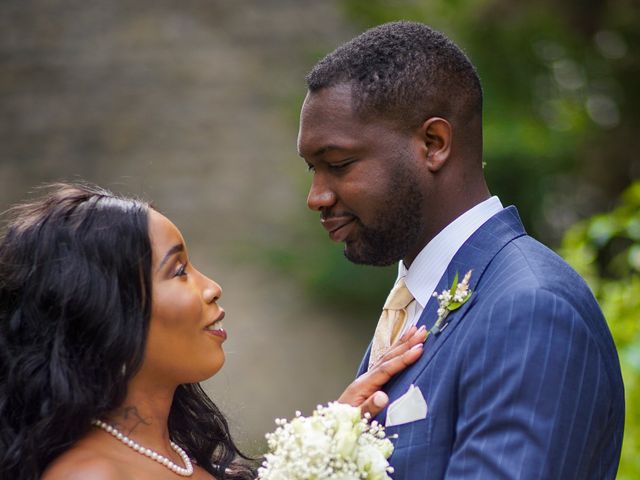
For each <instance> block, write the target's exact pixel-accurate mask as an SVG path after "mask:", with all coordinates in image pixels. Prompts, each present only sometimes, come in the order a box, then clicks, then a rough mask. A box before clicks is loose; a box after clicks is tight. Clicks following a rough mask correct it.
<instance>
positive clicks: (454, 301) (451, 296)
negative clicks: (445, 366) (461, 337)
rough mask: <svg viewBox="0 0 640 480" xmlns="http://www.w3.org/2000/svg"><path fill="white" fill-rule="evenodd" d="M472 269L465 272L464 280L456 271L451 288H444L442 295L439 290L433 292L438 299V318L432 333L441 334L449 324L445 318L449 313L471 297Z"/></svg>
mask: <svg viewBox="0 0 640 480" xmlns="http://www.w3.org/2000/svg"><path fill="white" fill-rule="evenodd" d="M472 271H473V270H469V271H468V272H467V273H466V274H465V276H464V278H463V279H462V282H458V272H456V276H455V277H454V278H453V284H452V285H451V288H450V289H448V290H443V291H442V293H441V294H440V295H438V292H433V296H434V297H435V298H437V299H438V318H437V320H436V323H435V324H434V326H433V328H432V329H431V330H430V333H431V332H432V333H433V334H434V335H437V334H439V333H440V332H441V331H442V330H443V329H444V327H446V326H447V324H445V323H444V320H445V318H447V315H449V312H453V311H454V310H457V309H458V308H460V307H461V306H462V305H464V304H465V303H466V302H467V300H469V298H471V294H472V293H473V292H472V291H471V290H470V289H469V280H470V279H471V272H472Z"/></svg>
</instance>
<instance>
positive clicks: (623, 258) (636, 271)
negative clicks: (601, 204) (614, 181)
mask: <svg viewBox="0 0 640 480" xmlns="http://www.w3.org/2000/svg"><path fill="white" fill-rule="evenodd" d="M560 253H561V254H562V255H563V256H564V258H566V259H567V261H568V262H569V263H571V265H573V266H574V267H575V268H576V270H578V272H580V274H581V275H582V276H583V277H584V278H585V279H586V280H587V282H588V283H589V285H590V286H591V288H592V289H593V291H594V293H595V295H596V297H597V299H598V302H599V303H600V306H601V307H602V310H603V312H604V315H605V317H606V318H607V321H608V322H609V327H610V328H611V332H612V333H613V338H614V340H615V342H616V346H617V347H618V354H619V355H620V363H621V366H622V375H623V377H624V383H625V399H626V405H627V411H626V419H625V420H626V421H625V436H624V442H623V445H622V460H621V463H620V470H619V474H618V478H620V479H629V480H631V479H636V478H640V412H639V411H638V405H640V322H638V316H639V315H640V181H639V182H635V183H634V184H633V185H632V186H631V187H629V188H628V189H627V190H626V191H625V192H624V193H623V195H622V197H621V202H620V205H619V206H618V207H617V208H615V209H614V210H612V211H611V212H608V213H603V214H599V215H595V216H594V217H592V218H590V219H587V220H585V221H582V222H579V223H577V224H576V225H574V226H573V227H571V229H569V231H568V232H567V234H566V235H565V237H564V240H563V242H562V247H561V249H560Z"/></svg>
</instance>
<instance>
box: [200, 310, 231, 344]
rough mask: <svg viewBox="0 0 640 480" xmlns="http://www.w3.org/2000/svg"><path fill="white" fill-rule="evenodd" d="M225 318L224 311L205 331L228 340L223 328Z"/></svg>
mask: <svg viewBox="0 0 640 480" xmlns="http://www.w3.org/2000/svg"><path fill="white" fill-rule="evenodd" d="M223 318H224V310H223V311H222V312H220V315H218V318H216V320H215V321H214V322H212V323H210V324H209V325H207V326H206V327H205V328H204V330H205V331H206V332H207V333H209V334H211V335H215V336H216V337H220V338H222V339H223V340H226V339H227V331H226V330H225V329H224V328H223V327H222V319H223Z"/></svg>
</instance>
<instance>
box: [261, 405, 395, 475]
mask: <svg viewBox="0 0 640 480" xmlns="http://www.w3.org/2000/svg"><path fill="white" fill-rule="evenodd" d="M370 417H371V416H370V415H365V418H361V414H360V409H359V408H357V407H352V406H350V405H345V404H341V403H337V402H334V403H329V404H328V405H327V406H322V405H319V406H318V407H317V409H316V410H315V411H314V412H313V415H312V416H310V417H304V416H302V414H300V412H296V416H295V418H294V419H293V420H291V421H290V422H288V421H287V420H284V419H276V425H277V426H278V428H276V430H275V431H274V432H272V433H268V434H267V435H266V438H267V444H268V446H269V453H267V454H266V455H265V460H264V462H263V463H262V466H261V467H260V468H259V469H258V479H261V480H309V479H314V480H329V479H331V480H358V479H362V480H389V479H390V477H389V475H388V474H389V473H393V468H391V467H390V466H389V462H388V461H387V459H388V458H389V457H390V456H391V454H392V453H393V444H392V443H391V441H390V440H389V439H388V438H386V437H385V433H384V427H383V426H382V425H380V424H379V423H378V422H376V421H375V420H374V421H373V422H371V423H369V421H368V420H369V419H370Z"/></svg>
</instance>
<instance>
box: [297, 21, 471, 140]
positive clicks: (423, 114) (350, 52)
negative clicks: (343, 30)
mask: <svg viewBox="0 0 640 480" xmlns="http://www.w3.org/2000/svg"><path fill="white" fill-rule="evenodd" d="M306 80H307V86H308V88H309V91H310V92H314V91H317V90H320V89H322V88H327V87H332V86H334V85H338V84H341V83H349V84H351V88H352V94H353V99H354V102H355V108H356V110H357V112H358V113H359V114H361V115H363V116H368V115H371V114H375V115H379V116H382V117H383V118H388V119H391V120H394V121H398V122H400V124H401V125H402V126H406V127H409V128H413V127H417V126H419V125H421V124H422V123H423V122H424V121H425V120H427V119H428V118H430V117H434V116H439V117H444V118H446V119H448V120H450V121H454V122H455V121H456V120H459V121H460V122H462V123H464V122H466V121H467V120H468V119H469V118H471V117H472V116H475V115H481V113H482V87H481V86H480V79H479V78H478V73H477V72H476V69H475V67H474V66H473V64H472V63H471V62H470V61H469V59H468V58H467V56H466V55H465V54H464V53H463V52H462V50H460V48H458V47H457V46H456V45H455V44H454V43H453V42H452V41H451V40H449V39H448V38H447V37H446V36H445V35H443V34H442V33H440V32H437V31H435V30H433V29H431V28H430V27H428V26H427V25H424V24H421V23H416V22H404V21H403V22H392V23H385V24H383V25H379V26H377V27H374V28H372V29H370V30H367V31H366V32H364V33H363V34H361V35H359V36H357V37H356V38H354V39H353V40H351V41H349V42H347V43H345V44H344V45H341V46H340V47H338V48H337V49H336V50H334V51H333V52H331V53H330V54H329V55H327V56H326V57H324V58H323V59H322V60H320V61H319V62H318V63H317V64H316V65H315V67H313V69H312V70H311V72H309V74H308V75H307V77H306Z"/></svg>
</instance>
